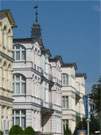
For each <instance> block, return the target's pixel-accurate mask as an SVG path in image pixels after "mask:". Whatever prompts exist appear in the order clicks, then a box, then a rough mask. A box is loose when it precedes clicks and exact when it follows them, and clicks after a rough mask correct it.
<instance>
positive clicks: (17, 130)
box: [9, 125, 24, 135]
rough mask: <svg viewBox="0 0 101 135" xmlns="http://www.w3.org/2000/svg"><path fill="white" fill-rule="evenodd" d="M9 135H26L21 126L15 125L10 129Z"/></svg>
mask: <svg viewBox="0 0 101 135" xmlns="http://www.w3.org/2000/svg"><path fill="white" fill-rule="evenodd" d="M9 135H24V134H23V129H22V128H21V127H20V126H18V125H14V126H12V128H11V129H10V131H9Z"/></svg>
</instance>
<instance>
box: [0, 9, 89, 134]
mask: <svg viewBox="0 0 101 135" xmlns="http://www.w3.org/2000/svg"><path fill="white" fill-rule="evenodd" d="M36 15H37V14H36ZM14 26H15V22H14V20H13V18H12V15H11V13H10V11H9V10H6V11H1V12H0V130H1V129H2V130H3V131H4V132H7V131H8V129H9V128H10V127H11V125H12V122H13V124H14V125H19V126H21V127H22V128H25V127H28V126H31V127H32V128H33V129H34V130H35V131H36V132H38V133H41V134H45V135H46V134H52V135H62V134H63V125H66V123H67V124H68V125H69V127H70V129H71V131H72V132H74V129H75V127H76V123H77V119H78V118H79V116H80V117H81V118H82V117H84V115H85V112H84V103H83V96H84V95H85V79H86V75H85V74H83V73H77V65H76V64H75V63H64V62H63V60H62V58H61V56H55V57H53V56H52V55H51V52H50V50H49V49H47V48H46V47H45V46H44V44H43V40H42V35H41V29H40V25H39V23H38V18H37V16H36V20H35V22H34V24H33V26H32V31H31V37H30V38H15V39H13V32H12V27H14ZM12 39H13V50H12ZM12 52H13V53H12ZM12 63H13V65H12ZM12 66H13V67H12ZM12 69H13V74H12ZM12 88H13V89H12ZM12 92H13V95H12ZM12 110H13V111H12Z"/></svg>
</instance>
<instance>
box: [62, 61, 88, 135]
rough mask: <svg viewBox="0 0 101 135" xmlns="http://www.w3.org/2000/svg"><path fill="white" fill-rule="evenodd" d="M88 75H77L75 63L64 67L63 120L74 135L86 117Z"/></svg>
mask: <svg viewBox="0 0 101 135" xmlns="http://www.w3.org/2000/svg"><path fill="white" fill-rule="evenodd" d="M85 79H86V74H84V73H77V65H76V64H75V63H67V64H63V65H62V120H63V125H65V124H68V126H69V128H70V129H71V131H72V133H73V132H74V130H75V127H76V124H77V123H78V121H79V120H80V118H81V119H82V118H83V117H84V116H85V110H84V102H83V96H84V95H85Z"/></svg>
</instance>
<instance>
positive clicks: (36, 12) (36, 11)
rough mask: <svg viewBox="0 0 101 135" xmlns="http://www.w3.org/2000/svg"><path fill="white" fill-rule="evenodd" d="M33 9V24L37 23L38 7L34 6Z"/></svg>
mask: <svg viewBox="0 0 101 135" xmlns="http://www.w3.org/2000/svg"><path fill="white" fill-rule="evenodd" d="M34 9H35V22H36V23H38V6H34Z"/></svg>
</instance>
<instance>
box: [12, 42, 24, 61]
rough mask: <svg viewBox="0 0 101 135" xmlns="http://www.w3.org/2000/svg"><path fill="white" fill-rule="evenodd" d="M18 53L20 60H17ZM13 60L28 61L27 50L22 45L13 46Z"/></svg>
mask: <svg viewBox="0 0 101 135" xmlns="http://www.w3.org/2000/svg"><path fill="white" fill-rule="evenodd" d="M17 47H18V48H17ZM17 53H19V58H18V59H17ZM23 53H24V54H23ZM13 58H14V60H15V61H26V48H25V47H24V46H23V45H21V44H16V45H14V46H13Z"/></svg>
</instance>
